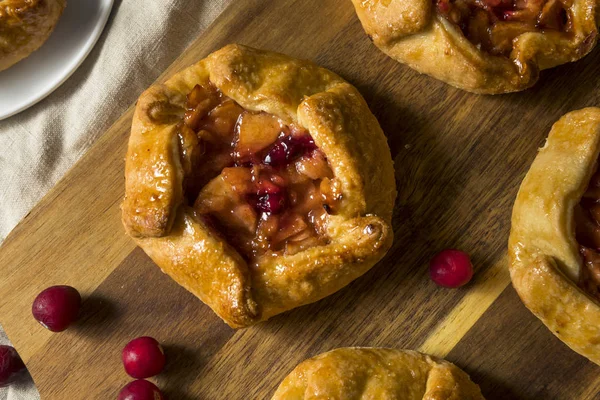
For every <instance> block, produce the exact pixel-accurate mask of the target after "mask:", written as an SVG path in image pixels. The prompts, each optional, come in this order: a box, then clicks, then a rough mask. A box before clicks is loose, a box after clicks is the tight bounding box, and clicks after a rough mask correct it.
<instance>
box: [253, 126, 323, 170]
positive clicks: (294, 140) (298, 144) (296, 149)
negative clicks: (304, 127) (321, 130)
mask: <svg viewBox="0 0 600 400" xmlns="http://www.w3.org/2000/svg"><path fill="white" fill-rule="evenodd" d="M316 148H317V146H316V145H315V141H314V140H313V138H312V137H311V136H310V135H308V134H306V135H301V136H292V135H288V136H284V137H280V138H279V139H278V140H277V142H275V144H274V145H273V146H272V147H271V149H270V150H269V152H268V153H267V155H266V156H265V158H264V160H263V162H264V163H265V164H267V165H272V166H273V167H281V166H284V165H286V164H287V163H289V162H290V161H293V160H294V159H296V158H298V157H301V156H303V155H306V154H308V153H310V152H312V151H313V150H315V149H316Z"/></svg>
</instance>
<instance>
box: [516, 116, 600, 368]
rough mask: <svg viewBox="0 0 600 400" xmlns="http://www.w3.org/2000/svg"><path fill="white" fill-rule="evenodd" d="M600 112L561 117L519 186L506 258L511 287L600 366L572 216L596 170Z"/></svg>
mask: <svg viewBox="0 0 600 400" xmlns="http://www.w3.org/2000/svg"><path fill="white" fill-rule="evenodd" d="M599 153H600V108H586V109H583V110H579V111H574V112H571V113H569V114H567V115H565V116H564V117H562V118H561V119H560V120H559V121H558V122H557V123H556V124H554V126H553V127H552V130H551V131H550V135H549V136H548V140H547V142H546V145H545V146H544V147H543V148H542V149H540V152H539V153H538V155H537V157H536V158H535V161H534V162H533V164H532V165H531V168H530V169H529V172H528V173H527V176H526V177H525V179H524V180H523V183H522V184H521V188H520V189H519V194H518V195H517V199H516V201H515V205H514V208H513V214H512V221H511V223H512V225H511V232H510V239H509V244H508V252H509V258H510V275H511V279H512V282H513V286H514V287H515V289H516V290H517V292H518V294H519V296H520V297H521V299H522V300H523V302H524V303H525V305H526V306H527V308H529V309H530V310H531V311H532V312H533V313H534V314H535V315H536V316H537V317H538V318H539V319H540V320H542V322H543V323H544V324H545V325H546V326H547V327H548V329H550V330H551V331H552V333H554V334H555V335H556V336H557V337H558V338H559V339H560V340H562V341H563V342H565V343H566V344H567V345H568V346H569V347H571V348H572V349H573V350H575V351H576V352H578V353H579V354H581V355H583V356H585V357H587V358H589V359H590V360H592V361H593V362H595V363H596V364H599V365H600V305H599V304H598V303H597V302H596V301H595V300H594V299H592V298H591V297H589V296H588V295H587V294H586V293H584V292H583V291H582V290H581V289H579V287H578V286H577V284H576V283H575V282H578V280H579V277H580V273H581V269H582V266H583V264H582V259H581V256H580V254H579V245H578V243H577V241H576V239H575V226H574V215H573V213H574V209H575V206H576V205H577V204H578V203H579V201H580V199H581V196H582V195H583V193H584V192H585V190H586V188H587V186H588V183H589V181H590V179H591V177H592V175H593V173H594V172H595V170H596V166H597V160H598V155H599Z"/></svg>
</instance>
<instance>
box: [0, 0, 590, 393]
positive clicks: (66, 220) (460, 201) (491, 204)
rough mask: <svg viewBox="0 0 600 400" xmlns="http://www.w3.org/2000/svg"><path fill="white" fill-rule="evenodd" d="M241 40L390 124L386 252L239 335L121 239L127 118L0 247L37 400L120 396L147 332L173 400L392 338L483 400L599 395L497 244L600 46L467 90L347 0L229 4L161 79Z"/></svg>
mask: <svg viewBox="0 0 600 400" xmlns="http://www.w3.org/2000/svg"><path fill="white" fill-rule="evenodd" d="M232 42H237V43H243V44H247V45H251V46H255V47H261V48H265V49H270V50H275V51H279V52H283V53H286V54H289V55H292V56H295V57H299V58H305V59H311V60H314V61H316V62H317V63H319V64H321V65H323V66H325V67H327V68H330V69H331V70H333V71H335V72H337V73H338V74H340V75H341V76H343V77H345V78H346V79H347V80H349V81H350V82H352V83H353V84H355V85H356V86H357V87H358V88H359V89H360V90H361V92H362V93H363V94H364V96H365V98H366V99H367V102H368V103H369V104H370V106H371V109H372V110H373V112H374V113H375V115H376V116H377V117H378V118H379V121H380V122H381V125H382V127H383V129H384V131H385V132H386V134H387V136H388V138H389V143H390V147H391V149H392V154H393V157H394V160H395V165H396V177H397V181H398V189H399V196H398V200H397V204H396V209H395V214H394V231H395V235H396V236H395V237H396V238H395V244H394V247H393V248H392V249H391V251H390V252H389V254H388V255H387V256H386V257H385V259H384V260H383V261H382V262H380V263H379V264H378V265H377V266H375V267H374V268H373V269H372V270H371V271H370V272H368V273H367V274H366V275H365V276H364V277H362V278H361V279H358V280H357V281H355V282H354V283H352V284H351V285H350V286H348V287H347V288H345V289H344V290H342V291H340V292H338V293H337V294H335V295H333V296H330V297H328V298H326V299H324V300H322V301H320V302H318V303H315V304H312V305H308V306H305V307H302V308H300V309H296V310H293V311H291V312H288V313H286V314H284V315H280V316H278V317H275V318H273V319H272V320H270V321H268V322H266V323H262V324H260V325H258V326H255V327H252V328H249V329H246V330H240V331H234V330H232V329H230V328H228V327H227V326H226V325H225V324H224V323H222V322H221V321H220V320H219V319H218V318H217V317H216V316H215V315H214V314H213V313H212V312H211V310H210V309H209V308H208V307H206V306H204V305H203V304H202V303H201V302H200V301H199V300H196V298H194V297H193V296H192V295H191V294H189V293H187V292H186V291H185V290H183V289H182V288H180V287H179V286H178V285H176V284H175V283H174V282H173V281H172V280H171V279H170V278H168V277H167V276H166V275H163V274H162V273H161V272H160V270H159V269H158V268H157V267H156V266H155V265H154V264H153V263H152V262H151V261H150V259H149V258H148V257H147V256H146V255H145V254H144V253H143V252H142V251H141V250H139V249H136V248H135V246H134V244H133V242H132V241H131V240H130V239H129V238H128V237H126V236H125V234H124V232H123V229H122V227H121V222H120V211H119V204H120V202H121V198H122V196H123V186H124V179H123V158H124V155H125V150H126V141H127V138H128V135H129V126H130V123H131V117H132V112H131V109H130V110H129V111H127V112H126V113H125V114H124V115H123V116H122V117H121V118H120V119H119V120H118V121H117V122H116V123H115V124H114V125H113V126H112V127H111V129H109V130H108V132H106V134H105V135H104V136H103V137H102V138H101V139H100V140H98V142H97V143H96V144H95V146H94V147H93V148H92V149H91V150H90V152H89V153H88V154H87V155H86V156H85V157H83V159H82V160H81V161H80V162H79V163H77V165H76V166H75V167H74V168H73V169H72V170H71V171H70V172H69V173H68V174H67V175H66V176H65V178H64V179H63V180H62V181H61V182H60V183H59V184H58V185H57V186H56V187H55V188H54V189H53V190H52V191H51V192H50V193H49V194H48V195H47V196H46V197H45V198H44V199H43V201H41V202H40V204H39V205H38V206H37V207H36V208H35V209H34V210H33V211H32V212H31V213H30V214H29V215H28V216H27V217H26V218H25V220H24V221H23V222H22V223H21V224H20V225H19V226H18V227H17V228H16V229H15V230H14V231H13V232H12V234H11V235H10V236H9V237H8V238H7V239H6V241H5V242H4V244H3V246H2V249H1V251H0V268H2V280H1V281H0V293H1V296H2V297H1V299H2V300H1V301H0V321H1V323H2V326H3V327H4V328H5V329H6V331H7V333H8V335H9V337H10V339H11V340H12V341H13V343H14V345H15V346H16V348H17V349H18V351H19V352H20V354H21V355H22V357H23V358H24V360H25V361H26V363H27V366H28V368H29V370H30V372H31V374H32V375H33V378H34V380H35V382H36V384H37V385H38V387H39V390H40V392H41V396H42V399H44V400H65V399H66V400H79V399H115V398H116V395H117V393H118V391H119V389H120V388H121V387H122V386H123V385H125V384H126V383H127V382H128V381H129V378H128V377H127V375H126V374H125V373H124V371H123V368H122V366H121V361H120V352H121V349H122V348H123V346H124V345H125V343H127V341H128V340H130V339H132V338H134V337H137V336H140V335H151V336H154V337H156V338H157V339H159V340H160V341H161V342H162V343H164V344H165V345H166V352H167V356H168V359H169V361H168V367H167V369H166V371H165V372H164V373H163V374H162V375H160V376H159V377H158V378H157V379H156V381H157V382H158V384H159V385H160V386H161V387H162V388H164V390H165V392H166V393H167V395H168V396H169V399H171V400H191V399H268V398H270V396H271V394H272V393H273V392H274V390H275V388H276V387H277V386H278V384H279V382H280V381H281V380H282V379H283V378H284V376H285V375H287V373H289V372H290V371H291V370H292V369H293V368H294V367H295V365H296V364H297V363H299V362H300V361H302V360H303V359H305V358H307V357H311V356H313V355H316V354H318V353H321V352H324V351H327V350H330V349H333V348H336V347H342V346H387V347H395V348H409V349H416V350H421V351H426V352H429V353H432V354H434V355H438V356H442V357H446V358H448V359H449V360H451V361H453V362H455V363H457V364H458V365H459V366H461V367H463V368H464V369H465V370H466V371H467V372H469V373H470V374H471V376H472V378H473V380H474V381H476V382H477V383H479V384H480V385H481V388H482V390H483V393H484V395H485V396H486V397H487V398H488V399H524V400H533V399H536V400H537V399H569V400H571V399H594V398H600V397H599V395H598V394H597V393H598V392H599V390H600V374H599V372H600V369H599V368H598V367H597V366H595V365H594V364H592V363H591V362H589V361H587V360H586V359H584V358H583V357H580V356H579V355H577V354H575V353H574V352H572V351H570V350H569V349H568V348H567V347H566V346H565V345H564V344H562V343H561V342H560V341H559V340H558V339H556V338H555V337H554V336H552V334H551V333H550V332H549V331H548V330H547V329H545V327H544V326H543V325H542V324H541V323H540V322H539V321H538V320H537V319H536V318H535V317H534V316H533V315H532V314H530V313H529V311H528V310H527V309H526V308H525V307H524V306H523V305H522V304H521V302H520V301H519V299H518V297H517V295H516V293H515V291H514V290H513V289H512V287H511V286H510V279H509V276H508V272H507V261H506V243H507V239H508V233H509V229H510V213H511V208H512V203H513V200H514V198H515V195H516V193H517V189H518V186H519V184H520V182H521V180H522V178H523V176H524V174H525V172H526V171H527V169H528V167H529V165H530V163H531V162H532V160H533V158H534V157H535V155H536V151H537V149H538V147H540V146H541V145H542V144H543V142H544V138H545V137H546V135H547V133H548V132H549V130H550V126H551V125H552V123H553V122H554V121H556V120H557V119H558V118H559V117H560V116H561V115H562V114H564V113H566V112H568V111H571V110H575V109H579V108H582V107H585V106H591V105H600V80H599V79H598V76H599V74H598V72H599V68H598V65H600V50H597V51H595V52H594V53H593V54H592V55H590V56H588V57H587V58H585V59H584V60H582V61H580V62H578V63H576V64H571V65H566V66H562V67H559V68H556V69H554V70H551V71H546V72H544V73H543V74H542V78H541V80H540V82H539V84H538V85H537V86H536V87H535V88H534V89H531V90H528V91H526V92H524V93H518V94H512V95H503V96H496V97H485V96H477V95H473V94H469V93H465V92H462V91H459V90H456V89H453V88H451V87H449V86H446V85H444V84H442V83H440V82H437V81H435V80H433V79H431V78H428V77H426V76H421V75H419V74H417V73H416V72H414V71H412V70H410V69H409V68H407V67H404V66H402V65H400V64H397V63H395V62H394V61H392V60H390V59H388V58H387V57H386V56H385V55H383V54H382V53H380V52H379V51H378V50H377V49H376V48H375V47H374V46H373V45H372V44H371V42H370V41H369V40H368V38H367V37H366V35H364V33H363V31H362V29H361V26H360V24H359V22H358V19H357V18H356V16H355V15H354V11H353V8H352V5H351V3H350V1H349V0H345V1H339V0H270V1H267V0H238V1H236V2H235V3H234V4H233V5H232V6H231V7H229V9H228V10H227V11H226V12H224V13H223V15H222V16H221V17H220V18H219V19H218V20H217V21H216V22H215V23H214V24H213V26H212V27H211V28H210V29H209V30H208V31H207V32H206V33H204V34H203V35H202V36H201V37H199V38H198V40H197V41H196V42H195V43H194V44H193V45H192V46H191V47H190V48H189V50H188V51H187V52H186V53H185V54H183V55H182V56H181V57H180V58H179V59H178V60H177V61H175V62H174V63H173V65H172V66H171V67H170V68H169V69H168V70H167V71H165V73H164V74H163V76H162V77H161V78H160V79H161V80H162V79H164V78H165V77H167V76H170V75H172V74H173V73H174V72H176V71H178V70H180V69H182V68H184V67H186V66H188V65H190V64H192V63H194V62H195V61H197V60H199V59H201V58H203V57H204V56H206V55H207V54H208V53H210V52H211V51H214V50H216V49H218V48H220V47H222V46H223V45H225V44H228V43H232ZM449 247H454V248H460V249H463V250H465V251H467V252H469V253H470V254H471V255H472V258H473V262H474V265H475V269H476V273H475V278H474V280H473V282H472V283H471V284H469V285H468V286H467V287H466V288H463V289H459V290H447V289H441V288H439V287H437V286H436V285H434V284H433V283H432V282H431V281H430V280H429V277H428V270H427V266H428V261H429V259H430V258H431V257H432V256H433V255H434V254H435V253H436V252H438V251H439V250H442V249H444V248H449ZM54 284H70V285H73V286H75V287H77V288H78V289H79V290H80V291H81V292H82V294H83V296H84V298H85V302H84V306H83V308H84V310H83V316H82V318H81V320H80V321H79V322H78V323H77V324H76V325H75V326H74V327H72V328H71V329H69V330H68V331H66V332H64V333H61V334H52V333H50V332H48V331H46V330H45V329H43V328H42V327H41V326H39V325H38V324H37V323H36V322H35V321H34V319H33V318H32V316H31V303H32V301H33V299H34V297H35V295H36V294H37V293H38V292H39V291H41V290H42V289H44V288H45V287H47V286H50V285H54Z"/></svg>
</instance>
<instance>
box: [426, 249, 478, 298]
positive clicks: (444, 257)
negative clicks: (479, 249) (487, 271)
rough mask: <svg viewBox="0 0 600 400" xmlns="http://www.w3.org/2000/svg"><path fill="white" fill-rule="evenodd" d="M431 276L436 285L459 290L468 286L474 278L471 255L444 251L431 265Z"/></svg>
mask: <svg viewBox="0 0 600 400" xmlns="http://www.w3.org/2000/svg"><path fill="white" fill-rule="evenodd" d="M429 275H430V276H431V280H432V281H434V282H435V283H436V284H438V285H440V286H443V287H447V288H457V287H460V286H463V285H465V284H467V283H468V282H469V281H470V280H471V278H472V277H473V265H472V264H471V259H470V258H469V255H468V254H467V253H465V252H463V251H460V250H452V249H451V250H444V251H442V252H440V253H438V254H437V255H436V256H435V257H433V259H432V260H431V262H430V264H429Z"/></svg>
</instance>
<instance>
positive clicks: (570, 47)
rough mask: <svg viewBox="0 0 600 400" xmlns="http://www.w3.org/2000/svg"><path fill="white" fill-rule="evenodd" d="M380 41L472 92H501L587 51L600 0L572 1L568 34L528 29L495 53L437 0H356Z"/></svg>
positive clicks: (391, 51)
mask: <svg viewBox="0 0 600 400" xmlns="http://www.w3.org/2000/svg"><path fill="white" fill-rule="evenodd" d="M352 2H353V3H354V6H355V9H356V12H357V15H358V17H359V19H360V20H361V22H362V25H363V27H364V29H365V31H366V32H367V34H368V35H369V36H370V38H371V39H372V40H373V42H374V43H375V45H377V47H379V48H380V49H381V50H382V51H383V52H385V53H386V54H388V55H389V56H390V57H392V58H394V59H395V60H397V61H399V62H402V63H405V64H407V65H408V66H410V67H411V68H413V69H415V70H417V71H419V72H421V73H425V74H428V75H431V76H433V77H434V78H437V79H439V80H442V81H444V82H446V83H448V84H450V85H452V86H455V87H458V88H460V89H464V90H467V91H470V92H475V93H483V94H498V93H507V92H515V91H520V90H523V89H526V88H528V87H530V86H532V85H533V84H535V82H536V81H537V80H538V76H539V71H540V70H543V69H547V68H552V67H555V66H557V65H561V64H565V63H567V62H571V61H576V60H578V59H580V58H582V57H584V56H585V55H586V54H588V53H589V52H590V51H591V50H592V49H593V48H594V46H595V45H596V42H597V36H598V19H599V18H600V17H599V16H598V15H599V12H598V2H597V0H574V1H573V2H572V5H570V6H569V11H570V15H571V17H570V18H571V24H572V26H571V28H570V30H571V31H570V33H569V35H561V34H560V33H559V32H543V31H539V32H527V33H523V34H521V35H519V36H518V37H517V38H516V39H515V40H514V42H513V46H514V47H513V51H512V53H511V54H510V57H501V56H494V55H491V54H488V53H486V52H485V51H482V50H480V49H479V48H478V47H476V46H475V45H474V44H473V43H471V42H470V41H469V40H468V39H467V38H466V37H465V35H464V34H463V32H462V31H461V30H460V28H459V27H458V26H456V25H454V24H453V23H451V22H450V21H448V20H447V19H446V18H445V17H444V16H442V15H441V14H440V13H439V12H438V11H437V9H436V7H435V5H434V4H433V2H432V0H352Z"/></svg>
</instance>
